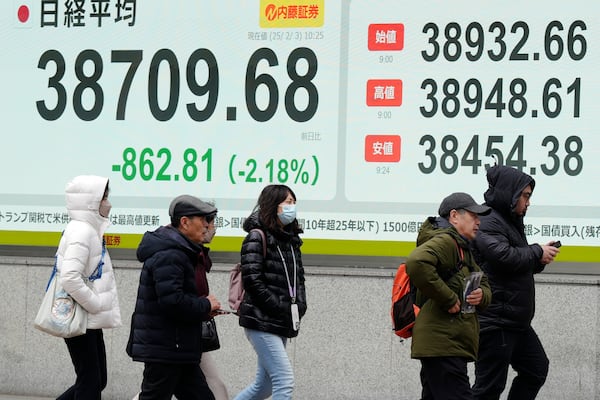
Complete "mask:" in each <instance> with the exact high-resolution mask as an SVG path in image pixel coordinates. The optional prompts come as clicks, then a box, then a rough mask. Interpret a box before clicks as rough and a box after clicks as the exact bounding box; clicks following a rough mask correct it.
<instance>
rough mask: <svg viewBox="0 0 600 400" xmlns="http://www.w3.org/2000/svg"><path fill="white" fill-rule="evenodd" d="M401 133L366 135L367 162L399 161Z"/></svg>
mask: <svg viewBox="0 0 600 400" xmlns="http://www.w3.org/2000/svg"><path fill="white" fill-rule="evenodd" d="M400 142H401V139H400V135H367V136H365V161H366V162H399V161H400V147H401V146H400Z"/></svg>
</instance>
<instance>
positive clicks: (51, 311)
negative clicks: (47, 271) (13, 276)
mask: <svg viewBox="0 0 600 400" xmlns="http://www.w3.org/2000/svg"><path fill="white" fill-rule="evenodd" d="M105 254H106V242H105V241H104V240H102V256H101V257H100V262H98V266H97V267H96V269H95V270H94V273H92V275H91V276H90V277H89V278H88V279H87V280H86V283H89V282H91V281H95V280H96V279H100V278H101V277H102V266H103V265H104V256H105ZM57 260H58V257H57V256H55V257H54V268H53V269H52V274H51V275H50V280H49V281H48V285H47V286H46V294H45V295H44V298H43V300H42V304H41V305H40V309H39V310H38V313H37V315H36V317H35V320H34V322H33V326H35V327H36V328H37V329H39V330H41V331H43V332H46V333H49V334H51V335H53V336H58V337H62V338H70V337H74V336H80V335H83V334H85V332H86V330H87V317H88V314H87V311H86V310H85V309H84V308H83V307H82V306H81V305H80V304H79V303H77V302H76V301H75V300H74V299H73V298H72V297H71V295H70V294H69V293H67V292H66V291H65V290H64V289H63V288H62V285H61V284H60V282H58V274H57V269H56V263H57Z"/></svg>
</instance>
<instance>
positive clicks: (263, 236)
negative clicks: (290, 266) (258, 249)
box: [250, 228, 267, 258]
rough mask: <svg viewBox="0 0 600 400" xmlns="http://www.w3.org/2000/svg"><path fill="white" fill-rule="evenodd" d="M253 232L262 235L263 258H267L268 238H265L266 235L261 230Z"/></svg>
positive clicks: (257, 229) (256, 229)
mask: <svg viewBox="0 0 600 400" xmlns="http://www.w3.org/2000/svg"><path fill="white" fill-rule="evenodd" d="M252 231H258V233H260V236H261V238H262V248H263V258H266V257H267V237H266V236H265V233H264V232H263V230H262V229H259V228H254V229H252V230H251V231H250V232H252Z"/></svg>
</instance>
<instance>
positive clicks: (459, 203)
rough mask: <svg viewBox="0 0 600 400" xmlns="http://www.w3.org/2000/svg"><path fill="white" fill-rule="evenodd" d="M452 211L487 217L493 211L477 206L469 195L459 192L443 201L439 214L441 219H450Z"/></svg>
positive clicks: (486, 207)
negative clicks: (462, 211)
mask: <svg viewBox="0 0 600 400" xmlns="http://www.w3.org/2000/svg"><path fill="white" fill-rule="evenodd" d="M452 210H467V211H470V212H472V213H475V214H478V215H487V214H489V213H490V211H492V209H491V208H490V207H488V206H484V205H481V204H477V203H476V202H475V200H473V198H472V197H471V196H470V195H468V194H467V193H463V192H457V193H452V194H451V195H450V196H448V197H446V198H445V199H444V200H442V204H440V208H439V210H438V212H439V213H440V217H444V218H448V216H449V215H450V211H452Z"/></svg>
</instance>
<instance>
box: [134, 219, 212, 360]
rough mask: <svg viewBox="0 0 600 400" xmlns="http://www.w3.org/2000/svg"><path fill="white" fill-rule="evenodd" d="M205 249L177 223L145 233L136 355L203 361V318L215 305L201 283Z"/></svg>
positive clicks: (136, 315)
mask: <svg viewBox="0 0 600 400" xmlns="http://www.w3.org/2000/svg"><path fill="white" fill-rule="evenodd" d="M201 251H202V247H201V246H200V245H197V244H194V243H192V242H190V241H189V240H188V239H187V238H186V237H185V236H183V235H182V234H181V233H180V232H179V231H178V230H177V229H175V228H173V227H172V226H164V227H160V228H158V229H157V230H156V231H154V232H146V233H145V234H144V236H143V238H142V241H141V242H140V245H139V247H138V249H137V257H138V260H139V261H141V262H143V263H144V265H143V267H142V271H141V275H140V284H139V288H138V294H137V301H136V303H135V310H134V313H133V316H132V318H131V332H130V334H129V342H128V344H127V354H129V355H130V356H131V357H132V358H133V359H134V360H135V361H142V362H165V363H198V362H200V358H201V355H202V344H201V339H200V337H201V321H202V320H206V319H208V318H209V313H210V308H211V306H210V301H209V300H208V299H206V298H204V297H198V289H197V287H196V281H195V266H196V264H197V263H198V256H199V254H200V253H201Z"/></svg>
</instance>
